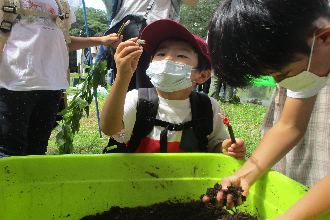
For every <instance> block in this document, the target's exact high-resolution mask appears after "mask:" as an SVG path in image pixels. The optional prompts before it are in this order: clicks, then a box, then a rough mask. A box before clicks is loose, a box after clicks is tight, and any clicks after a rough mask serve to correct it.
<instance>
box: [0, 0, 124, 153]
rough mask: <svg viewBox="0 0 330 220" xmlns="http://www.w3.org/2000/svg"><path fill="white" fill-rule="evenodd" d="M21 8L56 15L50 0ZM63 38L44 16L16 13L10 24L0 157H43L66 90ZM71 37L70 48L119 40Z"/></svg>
mask: <svg viewBox="0 0 330 220" xmlns="http://www.w3.org/2000/svg"><path fill="white" fill-rule="evenodd" d="M20 5H21V6H20V7H21V8H28V9H36V10H40V11H43V12H46V13H49V14H55V15H57V14H58V11H59V9H58V8H59V7H58V5H57V2H56V1H55V0H34V1H20ZM74 20H75V17H74V14H73V12H71V22H73V21H74ZM63 36H64V35H63V32H62V30H61V29H60V28H59V27H58V26H57V25H56V24H55V23H54V22H53V21H52V20H51V19H49V18H45V17H38V16H33V15H21V17H20V19H19V20H16V22H15V24H14V25H13V27H12V30H11V33H10V36H9V38H8V40H7V42H6V44H5V45H4V49H3V53H2V59H1V64H0V157H2V156H17V155H29V154H45V153H46V151H47V145H48V139H49V137H50V134H51V130H52V128H53V124H54V121H55V117H56V115H57V111H58V105H59V103H60V100H61V96H62V94H61V93H62V92H61V90H62V89H68V88H69V82H68V75H67V70H68V66H69V57H68V49H67V46H66V42H65V39H64V37H63ZM70 39H71V43H69V44H68V48H69V49H70V50H77V49H82V48H88V47H92V46H96V45H106V46H109V45H112V46H116V44H119V43H120V41H121V39H120V38H118V37H117V36H116V35H115V34H110V35H108V36H103V37H90V38H83V37H81V38H80V37H73V36H71V37H70Z"/></svg>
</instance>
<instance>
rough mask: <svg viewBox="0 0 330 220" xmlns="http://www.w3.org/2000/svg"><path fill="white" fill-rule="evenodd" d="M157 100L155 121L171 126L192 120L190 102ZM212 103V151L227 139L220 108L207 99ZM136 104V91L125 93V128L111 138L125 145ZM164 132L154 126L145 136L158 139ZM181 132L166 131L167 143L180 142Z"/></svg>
mask: <svg viewBox="0 0 330 220" xmlns="http://www.w3.org/2000/svg"><path fill="white" fill-rule="evenodd" d="M158 98H159V107H158V112H157V115H156V118H157V119H160V120H162V121H167V122H170V123H173V124H179V123H182V122H188V121H190V120H191V119H192V115H191V105H190V100H189V98H188V99H185V100H168V99H164V98H161V97H158ZM209 98H210V100H211V103H212V110H213V132H212V133H211V134H210V135H209V136H208V146H207V147H208V148H209V151H212V149H213V148H214V146H215V145H217V144H218V143H220V142H223V141H224V140H225V139H228V138H229V136H228V133H227V131H226V127H225V125H224V124H223V121H222V119H221V114H220V115H219V114H218V113H219V112H222V110H221V107H220V105H219V103H218V102H217V100H215V99H214V98H212V97H209ZM137 102H138V90H131V91H129V92H128V93H127V95H126V99H125V106H124V117H123V121H124V126H125V128H124V129H123V130H122V131H121V132H119V133H118V134H116V135H113V138H114V139H115V140H116V141H118V142H122V143H127V142H128V141H129V140H130V138H131V135H132V132H133V128H134V124H135V121H136V106H137ZM162 130H164V128H163V127H159V126H155V127H154V128H153V130H152V132H151V133H150V134H149V135H148V136H147V137H148V138H150V139H153V140H159V139H160V132H161V131H162ZM181 135H182V131H168V136H167V140H168V142H180V141H181Z"/></svg>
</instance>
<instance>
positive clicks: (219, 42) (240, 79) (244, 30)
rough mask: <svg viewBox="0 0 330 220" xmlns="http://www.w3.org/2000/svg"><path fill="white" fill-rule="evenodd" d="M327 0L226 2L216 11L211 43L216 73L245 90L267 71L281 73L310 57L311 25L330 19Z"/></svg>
mask: <svg viewBox="0 0 330 220" xmlns="http://www.w3.org/2000/svg"><path fill="white" fill-rule="evenodd" d="M329 10H330V8H329V2H328V0H225V1H223V2H222V4H221V5H220V6H219V7H218V8H217V9H216V10H215V12H214V14H213V16H212V18H211V21H210V24H209V35H208V44H209V51H210V55H211V61H212V67H213V68H214V71H215V74H216V75H217V76H219V77H220V78H221V79H222V80H223V81H225V82H226V83H227V84H229V85H230V86H233V87H245V86H247V85H249V84H250V83H251V80H252V79H253V78H256V77H260V76H262V75H266V74H265V70H274V71H280V70H282V69H283V67H285V66H286V65H288V64H289V63H291V62H293V61H295V59H297V55H298V54H306V55H309V53H310V46H308V44H307V39H308V37H309V36H312V34H313V32H314V31H315V30H316V29H317V27H316V26H315V25H313V22H314V21H315V20H316V19H318V18H319V17H325V18H329V17H330V16H329V15H330V12H329Z"/></svg>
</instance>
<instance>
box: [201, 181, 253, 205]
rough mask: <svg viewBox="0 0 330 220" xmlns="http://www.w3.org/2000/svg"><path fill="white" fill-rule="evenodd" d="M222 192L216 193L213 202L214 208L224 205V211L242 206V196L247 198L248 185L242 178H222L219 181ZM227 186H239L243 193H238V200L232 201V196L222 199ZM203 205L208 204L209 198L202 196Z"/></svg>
mask: <svg viewBox="0 0 330 220" xmlns="http://www.w3.org/2000/svg"><path fill="white" fill-rule="evenodd" d="M221 185H222V190H221V191H219V192H218V194H217V201H216V202H215V206H217V207H223V206H224V205H226V209H232V208H233V207H234V206H239V205H241V204H243V199H242V195H243V196H245V197H247V196H248V194H249V188H250V186H249V184H248V183H247V182H246V181H245V180H244V178H239V177H237V176H234V175H232V176H228V177H224V178H223V179H222V180H221ZM229 186H240V187H242V189H243V193H242V192H241V191H238V192H237V194H238V198H237V200H234V196H233V195H232V194H228V195H227V198H225V197H224V195H225V193H224V191H226V190H228V187H229ZM203 202H204V203H209V202H210V198H209V197H208V196H204V198H203Z"/></svg>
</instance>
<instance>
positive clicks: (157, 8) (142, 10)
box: [110, 0, 180, 28]
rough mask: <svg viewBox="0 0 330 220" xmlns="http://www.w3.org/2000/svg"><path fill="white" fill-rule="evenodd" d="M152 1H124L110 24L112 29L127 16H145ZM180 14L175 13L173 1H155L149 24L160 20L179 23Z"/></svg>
mask: <svg viewBox="0 0 330 220" xmlns="http://www.w3.org/2000/svg"><path fill="white" fill-rule="evenodd" d="M151 1H152V0H124V1H123V3H122V4H123V5H122V6H121V8H120V10H119V11H118V13H117V15H116V16H115V18H114V19H113V20H112V22H111V24H110V28H111V27H113V26H114V25H116V24H117V23H118V22H120V21H121V20H122V19H123V18H124V17H125V16H126V15H129V14H132V15H140V16H144V15H145V14H146V12H147V7H148V6H149V4H150V3H151ZM179 18H180V16H179V14H178V13H177V12H176V11H175V8H174V6H173V5H172V1H171V0H154V4H153V5H152V8H151V10H150V11H149V13H148V16H147V23H148V24H150V23H152V22H154V21H156V20H159V19H171V20H174V21H179Z"/></svg>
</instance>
